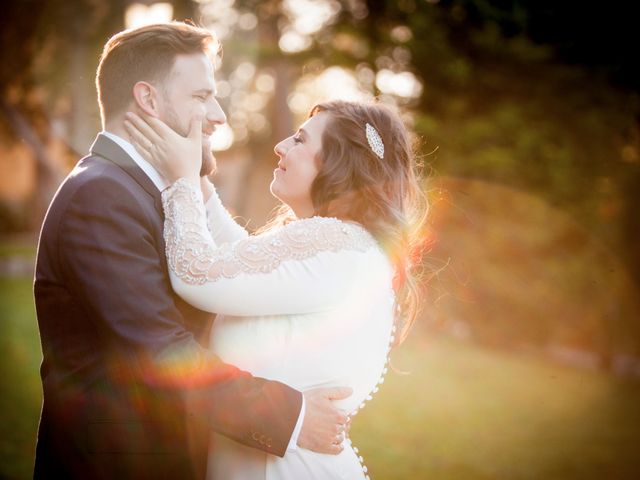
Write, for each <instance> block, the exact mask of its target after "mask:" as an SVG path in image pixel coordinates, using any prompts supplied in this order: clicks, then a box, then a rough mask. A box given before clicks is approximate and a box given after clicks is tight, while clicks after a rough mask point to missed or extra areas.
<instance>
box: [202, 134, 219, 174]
mask: <svg viewBox="0 0 640 480" xmlns="http://www.w3.org/2000/svg"><path fill="white" fill-rule="evenodd" d="M217 167H218V165H217V164H216V157H214V156H213V152H212V151H211V142H210V140H209V138H207V137H204V138H203V139H202V166H201V167H200V176H201V177H204V176H207V175H212V174H213V173H215V171H216V169H217Z"/></svg>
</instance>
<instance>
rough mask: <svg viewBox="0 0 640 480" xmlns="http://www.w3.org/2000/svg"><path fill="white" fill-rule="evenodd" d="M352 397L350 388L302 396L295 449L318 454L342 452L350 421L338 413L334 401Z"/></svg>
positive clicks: (308, 392)
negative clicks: (302, 406)
mask: <svg viewBox="0 0 640 480" xmlns="http://www.w3.org/2000/svg"><path fill="white" fill-rule="evenodd" d="M352 393H353V390H352V389H351V388H347V387H336V388H316V389H313V390H307V391H306V392H304V400H305V415H304V421H303V423H302V429H301V430H300V435H299V437H298V446H299V447H301V448H306V449H308V450H313V451H314V452H318V453H328V454H334V455H336V454H338V453H340V452H341V451H342V450H343V448H344V447H343V445H342V444H343V441H344V435H345V432H348V429H349V428H350V421H349V420H350V419H349V417H348V416H347V415H346V414H345V413H343V412H342V411H340V410H339V409H337V408H336V407H335V404H334V403H333V400H341V399H344V398H347V397H349V396H350V395H351V394H352Z"/></svg>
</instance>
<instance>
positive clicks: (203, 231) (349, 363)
mask: <svg viewBox="0 0 640 480" xmlns="http://www.w3.org/2000/svg"><path fill="white" fill-rule="evenodd" d="M163 205H164V209H165V216H166V220H165V241H166V247H167V258H168V263H169V267H170V268H169V270H170V275H171V282H172V285H173V287H174V289H175V291H176V292H177V293H178V294H179V295H180V296H181V297H182V298H184V299H185V300H187V301H188V302H189V303H191V304H193V305H194V306H196V307H198V308H200V309H202V310H207V311H211V312H217V313H219V314H223V316H222V315H219V316H218V319H217V320H216V321H215V322H214V326H213V329H212V334H211V348H212V349H213V350H214V351H215V352H216V353H217V354H218V355H219V356H220V357H221V358H222V359H223V360H224V361H225V362H227V363H230V364H233V365H236V366H237V367H239V368H241V369H243V370H246V371H248V372H251V373H252V374H253V375H255V376H258V377H263V378H268V379H272V380H278V381H280V382H283V383H286V384H288V385H290V386H291V387H293V388H296V389H298V390H300V391H304V390H307V389H311V388H316V387H330V386H348V387H351V388H353V395H351V396H350V397H348V398H347V399H344V400H339V401H336V403H337V404H338V406H339V407H340V408H341V409H343V410H344V411H345V412H347V413H349V414H351V415H353V414H355V413H357V411H358V410H359V409H360V408H362V407H363V405H364V403H365V402H366V401H367V400H369V399H371V395H372V394H373V393H375V392H376V391H377V390H378V384H380V383H382V381H383V377H382V376H383V374H384V373H385V372H386V363H387V357H388V352H389V345H390V342H391V341H392V340H393V337H392V335H393V330H394V327H393V309H394V293H393V289H392V284H391V281H392V276H393V272H392V267H391V264H390V262H389V260H388V258H387V257H386V256H385V254H384V253H383V251H382V250H381V248H380V247H379V245H378V244H377V242H376V241H375V240H374V238H373V237H372V236H371V235H370V234H369V233H368V232H367V231H366V230H365V229H364V228H362V227H361V226H360V225H357V224H355V223H350V222H342V221H340V220H337V219H333V218H322V217H313V218H309V219H301V220H296V221H293V222H291V223H289V224H287V225H286V226H284V227H281V228H279V229H275V230H271V231H269V232H267V233H264V234H261V235H257V236H249V235H248V233H247V232H246V231H245V230H244V229H243V228H242V227H240V226H239V225H238V224H237V223H236V222H235V221H233V219H232V218H231V216H230V215H229V213H228V212H227V211H226V209H224V207H223V206H222V204H221V203H220V201H219V198H218V197H217V195H215V194H214V195H213V196H212V198H211V199H210V200H209V201H208V203H207V206H206V210H205V206H204V204H203V202H202V196H201V193H200V191H199V189H196V188H195V187H194V186H193V185H192V184H190V183H188V182H187V181H185V180H182V179H181V180H178V182H176V183H175V184H174V185H173V186H172V187H170V188H169V189H167V190H165V191H164V192H163ZM207 216H208V219H207ZM213 441H215V444H216V448H215V454H213V455H211V456H210V458H209V466H208V473H207V475H208V478H215V479H224V480H235V479H237V480H241V479H242V480H254V479H255V480H258V479H260V480H285V479H288V480H300V479H318V480H321V479H322V480H326V479H365V478H368V476H367V473H366V470H367V469H366V467H365V466H364V464H363V462H362V458H361V457H359V456H358V454H357V449H355V448H353V447H352V445H351V441H350V440H349V439H348V438H347V439H346V440H345V443H344V446H345V448H344V450H343V451H342V453H340V454H339V455H325V454H319V453H315V452H312V451H310V450H306V449H303V448H300V447H298V448H297V449H296V450H288V451H287V453H286V454H285V456H284V457H283V458H280V457H277V456H273V455H268V454H266V453H264V452H262V451H259V450H255V449H252V448H249V447H246V446H244V445H241V444H238V443H235V442H233V441H232V440H229V439H226V438H225V437H222V436H220V435H214V438H213Z"/></svg>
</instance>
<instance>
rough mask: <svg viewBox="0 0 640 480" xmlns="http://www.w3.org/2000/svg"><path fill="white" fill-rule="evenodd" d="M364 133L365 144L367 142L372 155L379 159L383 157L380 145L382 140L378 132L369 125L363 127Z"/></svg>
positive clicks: (382, 146)
mask: <svg viewBox="0 0 640 480" xmlns="http://www.w3.org/2000/svg"><path fill="white" fill-rule="evenodd" d="M365 132H366V134H367V142H369V146H370V147H371V150H373V153H375V154H376V155H377V156H378V157H379V158H383V157H384V143H382V138H381V137H380V134H379V133H378V131H377V130H376V129H375V128H373V126H372V125H371V124H370V123H367V124H366V125H365Z"/></svg>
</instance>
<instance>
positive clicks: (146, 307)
mask: <svg viewBox="0 0 640 480" xmlns="http://www.w3.org/2000/svg"><path fill="white" fill-rule="evenodd" d="M162 230H163V212H162V203H161V197H160V192H159V191H158V190H157V188H156V187H155V185H154V184H153V183H152V181H151V180H150V179H149V178H148V177H147V176H146V175H145V173H144V172H143V171H142V170H141V169H140V168H139V167H138V166H137V165H136V164H135V162H134V161H133V160H132V159H131V158H130V157H129V156H128V155H127V154H126V153H125V152H124V151H123V150H122V149H121V148H120V147H119V146H118V145H116V144H115V143H114V142H112V141H111V140H110V139H108V138H106V137H105V136H102V135H99V136H98V138H97V139H96V141H95V143H94V144H93V146H92V148H91V153H90V155H88V156H87V157H85V158H83V159H82V160H80V162H79V163H78V164H77V166H76V167H75V169H74V170H73V171H72V172H71V173H70V175H69V176H68V177H67V179H66V180H65V181H64V182H63V184H62V185H61V187H60V188H59V190H58V192H57V193H56V196H55V197H54V199H53V201H52V203H51V205H50V207H49V210H48V212H47V216H46V218H45V221H44V224H43V227H42V231H41V234H40V241H39V245H38V257H37V265H36V276H35V285H34V294H35V301H36V310H37V316H38V324H39V328H40V337H41V342H42V351H43V361H42V367H41V377H42V385H43V394H44V402H43V407H42V417H41V420H40V426H39V431H38V443H37V448H36V463H35V471H34V477H35V478H66V479H69V478H74V479H75V478H78V479H102V478H104V479H111V478H118V479H129V478H131V479H145V478H153V479H155V480H157V479H163V478H167V479H180V480H186V479H196V478H204V473H205V468H206V456H207V450H208V447H209V445H208V443H209V434H210V429H213V430H215V431H217V432H220V433H222V434H224V435H226V436H228V437H230V438H233V439H234V440H237V441H239V442H241V443H244V444H246V445H249V446H252V447H256V448H260V449H262V450H264V451H266V452H269V453H273V454H276V455H283V454H284V452H285V451H286V447H287V444H288V441H289V438H290V435H291V432H292V431H293V428H294V426H295V423H296V421H297V419H298V415H299V412H300V407H301V402H302V398H301V394H300V393H299V392H297V391H295V390H293V389H291V388H289V387H288V386H286V385H283V384H281V383H278V382H272V381H266V380H263V379H259V378H254V377H252V376H250V375H249V374H247V373H246V372H242V371H240V370H238V369H236V368H234V367H232V366H229V365H225V364H223V363H222V362H221V361H220V360H219V359H218V358H216V357H215V356H213V355H212V354H211V353H209V352H208V351H207V350H206V349H205V348H203V346H202V342H203V341H205V340H204V339H205V337H207V335H208V330H209V327H210V323H211V320H212V317H211V315H209V314H207V313H204V312H201V311H199V310H196V309H194V308H193V307H190V306H189V305H187V304H186V303H184V302H183V301H181V300H180V299H179V298H177V297H176V296H175V295H174V293H173V292H172V290H171V286H170V282H169V278H168V271H167V266H166V260H165V248H164V241H163V236H162Z"/></svg>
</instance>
